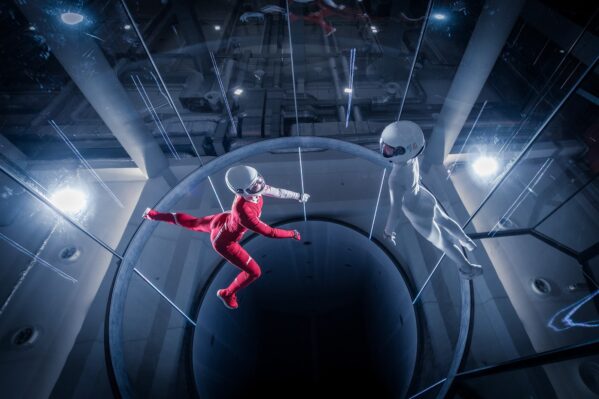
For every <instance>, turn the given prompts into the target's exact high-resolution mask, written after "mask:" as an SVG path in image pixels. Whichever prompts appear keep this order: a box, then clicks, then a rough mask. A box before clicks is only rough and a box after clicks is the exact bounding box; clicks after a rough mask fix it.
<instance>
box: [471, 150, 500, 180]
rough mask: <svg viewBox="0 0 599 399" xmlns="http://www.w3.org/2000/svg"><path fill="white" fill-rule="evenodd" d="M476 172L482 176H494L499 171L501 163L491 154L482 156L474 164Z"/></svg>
mask: <svg viewBox="0 0 599 399" xmlns="http://www.w3.org/2000/svg"><path fill="white" fill-rule="evenodd" d="M472 169H473V170H474V172H475V173H476V174H477V175H479V176H482V177H487V176H492V175H494V174H495V173H497V170H498V169H499V165H498V163H497V160H496V159H495V158H493V157H489V156H484V155H483V156H480V157H478V158H477V159H476V161H474V163H473V164H472Z"/></svg>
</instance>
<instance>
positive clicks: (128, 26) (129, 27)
mask: <svg viewBox="0 0 599 399" xmlns="http://www.w3.org/2000/svg"><path fill="white" fill-rule="evenodd" d="M123 29H125V30H131V25H129V24H126V25H125V26H123Z"/></svg>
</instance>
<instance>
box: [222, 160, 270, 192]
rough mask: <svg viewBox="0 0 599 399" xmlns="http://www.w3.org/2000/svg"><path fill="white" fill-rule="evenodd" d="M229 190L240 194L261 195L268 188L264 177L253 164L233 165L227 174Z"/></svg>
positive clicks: (226, 179)
mask: <svg viewBox="0 0 599 399" xmlns="http://www.w3.org/2000/svg"><path fill="white" fill-rule="evenodd" d="M225 181H226V182H227V187H229V190H231V191H233V192H234V193H235V194H239V195H259V194H261V193H262V191H264V189H265V188H266V183H265V182H264V178H263V177H262V175H260V173H258V171H257V170H256V169H254V168H252V167H251V166H245V165H239V166H233V167H232V168H230V169H229V170H227V173H226V175H225Z"/></svg>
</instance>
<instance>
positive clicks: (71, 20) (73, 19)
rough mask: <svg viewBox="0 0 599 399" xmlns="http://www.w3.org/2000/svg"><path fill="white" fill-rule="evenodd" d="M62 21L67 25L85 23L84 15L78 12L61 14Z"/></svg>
mask: <svg viewBox="0 0 599 399" xmlns="http://www.w3.org/2000/svg"><path fill="white" fill-rule="evenodd" d="M60 19H62V22H64V23H65V24H67V25H77V24H78V23H81V22H82V21H83V15H81V14H78V13H76V12H63V13H62V14H60Z"/></svg>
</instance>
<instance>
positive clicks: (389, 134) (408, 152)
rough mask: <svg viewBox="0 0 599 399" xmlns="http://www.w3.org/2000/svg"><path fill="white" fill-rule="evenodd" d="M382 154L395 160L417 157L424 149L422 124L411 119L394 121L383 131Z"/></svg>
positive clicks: (403, 160)
mask: <svg viewBox="0 0 599 399" xmlns="http://www.w3.org/2000/svg"><path fill="white" fill-rule="evenodd" d="M380 145H381V147H380V149H381V154H383V156H384V157H385V158H389V159H390V160H391V161H394V162H405V161H408V160H410V159H412V158H416V157H417V156H418V155H420V154H421V153H422V151H423V150H424V145H425V142H424V134H423V133H422V129H421V128H420V126H418V125H417V124H415V123H414V122H410V121H399V122H393V123H392V124H390V125H387V126H386V127H385V129H383V133H381V140H380Z"/></svg>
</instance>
